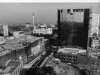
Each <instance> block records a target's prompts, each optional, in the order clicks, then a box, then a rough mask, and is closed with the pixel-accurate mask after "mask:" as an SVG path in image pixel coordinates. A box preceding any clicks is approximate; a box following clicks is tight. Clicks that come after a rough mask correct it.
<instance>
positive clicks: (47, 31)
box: [33, 24, 53, 35]
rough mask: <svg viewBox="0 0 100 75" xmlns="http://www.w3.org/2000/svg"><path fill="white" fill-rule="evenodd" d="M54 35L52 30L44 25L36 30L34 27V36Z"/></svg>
mask: <svg viewBox="0 0 100 75" xmlns="http://www.w3.org/2000/svg"><path fill="white" fill-rule="evenodd" d="M52 33H53V30H52V28H47V25H46V24H43V25H41V26H40V28H36V26H34V30H33V34H49V35H51V34H52Z"/></svg>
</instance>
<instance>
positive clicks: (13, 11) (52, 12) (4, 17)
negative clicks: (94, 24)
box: [0, 3, 100, 24]
mask: <svg viewBox="0 0 100 75" xmlns="http://www.w3.org/2000/svg"><path fill="white" fill-rule="evenodd" d="M99 7H100V3H0V24H1V23H6V24H21V23H27V22H29V23H32V13H33V12H34V14H35V24H37V23H38V24H41V23H42V24H43V23H46V24H51V23H56V22H57V10H58V9H67V8H92V11H93V13H96V14H100V9H99Z"/></svg>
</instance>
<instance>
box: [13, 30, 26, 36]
mask: <svg viewBox="0 0 100 75" xmlns="http://www.w3.org/2000/svg"><path fill="white" fill-rule="evenodd" d="M13 35H14V37H17V38H19V37H20V36H24V35H25V32H24V31H14V32H13Z"/></svg>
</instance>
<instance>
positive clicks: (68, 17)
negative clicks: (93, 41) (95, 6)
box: [58, 9, 90, 49]
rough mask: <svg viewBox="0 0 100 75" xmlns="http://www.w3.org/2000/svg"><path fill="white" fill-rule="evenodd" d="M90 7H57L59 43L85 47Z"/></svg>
mask: <svg viewBox="0 0 100 75" xmlns="http://www.w3.org/2000/svg"><path fill="white" fill-rule="evenodd" d="M89 16H90V9H59V10H58V39H59V45H62V46H67V47H69V46H75V47H82V48H84V49H87V39H88V27H89Z"/></svg>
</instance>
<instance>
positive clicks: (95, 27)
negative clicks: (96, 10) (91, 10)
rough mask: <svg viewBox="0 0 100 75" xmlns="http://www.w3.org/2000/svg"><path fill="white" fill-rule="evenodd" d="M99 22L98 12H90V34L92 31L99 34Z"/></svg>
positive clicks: (99, 15)
mask: <svg viewBox="0 0 100 75" xmlns="http://www.w3.org/2000/svg"><path fill="white" fill-rule="evenodd" d="M99 24H100V14H92V19H91V21H90V32H89V33H90V36H91V35H92V34H93V33H97V35H98V34H99Z"/></svg>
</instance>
